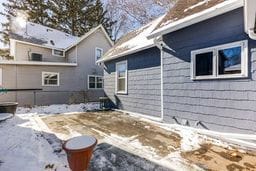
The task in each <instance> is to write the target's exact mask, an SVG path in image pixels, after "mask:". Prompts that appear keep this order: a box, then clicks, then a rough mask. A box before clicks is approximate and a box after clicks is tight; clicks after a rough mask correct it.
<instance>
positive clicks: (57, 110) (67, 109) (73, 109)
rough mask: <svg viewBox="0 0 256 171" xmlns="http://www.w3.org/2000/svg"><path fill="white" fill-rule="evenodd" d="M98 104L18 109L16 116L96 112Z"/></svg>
mask: <svg viewBox="0 0 256 171" xmlns="http://www.w3.org/2000/svg"><path fill="white" fill-rule="evenodd" d="M99 108H100V105H99V103H81V104H72V105H67V104H61V105H50V106H36V107H33V108H25V107H18V109H17V114H26V113H33V114H74V113H79V112H86V111H91V110H98V109H99Z"/></svg>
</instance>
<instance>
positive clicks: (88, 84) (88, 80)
mask: <svg viewBox="0 0 256 171" xmlns="http://www.w3.org/2000/svg"><path fill="white" fill-rule="evenodd" d="M90 77H95V78H97V77H98V78H99V77H100V78H102V88H97V81H96V80H95V88H90ZM87 82H88V83H87V86H88V89H89V90H102V89H104V81H103V76H101V75H88V77H87Z"/></svg>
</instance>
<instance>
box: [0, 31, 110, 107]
mask: <svg viewBox="0 0 256 171" xmlns="http://www.w3.org/2000/svg"><path fill="white" fill-rule="evenodd" d="M95 47H101V48H103V49H104V50H105V51H107V50H108V49H109V48H111V45H110V43H109V42H108V41H107V39H106V38H105V35H104V34H103V32H102V31H97V32H95V33H94V34H92V35H91V36H89V37H88V38H86V39H85V40H83V41H82V42H81V43H80V44H79V45H78V46H77V47H75V48H72V49H71V50H70V51H69V52H68V53H67V54H68V56H67V57H68V58H70V59H72V58H74V55H75V54H76V52H77V54H78V56H77V58H78V66H77V67H69V66H31V65H0V68H2V69H3V87H4V88H6V89H42V91H36V92H34V91H18V92H8V93H7V94H3V93H1V94H0V102H3V101H18V102H19V104H20V105H49V104H63V103H81V102H86V101H98V99H99V97H100V96H104V90H103V89H99V90H89V89H88V87H87V85H88V80H87V79H88V75H103V69H102V68H100V67H99V66H98V65H96V64H95ZM27 48H28V47H27ZM17 49H19V48H18V47H17ZM21 50H22V52H23V50H24V48H21V49H19V51H21ZM40 50H43V49H40ZM46 50H47V49H46ZM24 51H26V50H24ZM17 53H18V52H17ZM47 53H51V51H50V52H45V54H47ZM22 54H23V56H22ZM24 55H25V52H23V53H21V54H20V59H22V58H24ZM57 58H58V57H57ZM43 71H46V72H58V73H59V74H60V85H59V86H57V87H52V86H42V72H43Z"/></svg>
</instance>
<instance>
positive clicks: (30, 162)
mask: <svg viewBox="0 0 256 171" xmlns="http://www.w3.org/2000/svg"><path fill="white" fill-rule="evenodd" d="M98 108H99V104H98V103H89V104H78V105H50V106H38V107H34V108H18V112H17V113H18V114H17V115H16V116H14V117H13V118H11V119H8V120H5V121H0V137H1V141H0V151H1V153H0V170H4V171H19V170H20V169H21V168H22V170H26V171H34V170H39V171H40V170H56V171H66V170H69V169H68V166H67V165H68V164H67V160H66V154H65V152H64V151H63V150H62V143H63V140H66V139H68V138H71V137H76V136H80V135H81V134H80V132H76V130H74V128H72V127H71V126H72V124H71V125H64V126H66V127H65V128H67V130H68V132H69V133H70V134H69V135H66V136H62V135H60V134H59V133H55V132H52V131H51V130H50V129H49V128H48V127H47V125H46V124H45V123H44V122H43V121H42V120H41V118H39V117H38V115H41V114H42V115H47V114H60V113H62V114H71V113H72V114H74V113H79V112H84V111H88V110H95V109H98ZM58 116H61V115H58ZM64 116H65V117H70V116H72V115H64ZM47 117H51V116H47ZM52 117H53V118H56V117H57V115H53V116H52ZM133 119H134V120H137V119H136V118H133ZM67 120H68V119H67ZM138 120H140V121H144V120H145V122H147V123H149V122H151V123H152V124H153V125H155V126H159V127H162V128H165V129H166V130H167V131H168V130H169V131H173V132H176V133H178V134H179V135H180V137H181V142H180V147H178V148H177V149H176V150H177V151H175V150H174V152H172V153H170V154H169V155H167V156H165V157H161V156H159V155H158V154H157V151H156V150H155V149H154V148H152V147H153V146H150V145H145V144H143V143H142V142H140V141H138V136H131V137H123V136H121V135H118V134H115V133H110V135H108V134H106V133H104V132H102V131H100V130H97V129H93V128H91V129H92V130H93V131H96V132H97V131H98V133H99V134H100V136H102V137H103V139H102V140H101V142H100V143H99V144H98V146H97V147H96V149H95V151H94V158H93V160H92V163H91V169H92V170H102V169H105V168H107V167H109V168H114V170H120V169H122V168H127V169H131V170H134V169H135V170H136V169H139V170H142V169H141V168H142V167H144V168H143V169H144V170H145V168H148V170H163V171H165V170H166V169H165V168H170V166H171V168H172V169H173V170H203V169H201V168H199V167H197V166H195V165H192V164H191V165H188V163H187V162H186V160H184V158H182V156H181V152H189V151H194V150H197V149H199V148H200V147H201V146H200V145H201V144H203V143H205V142H207V141H209V140H211V139H210V138H209V137H207V136H204V135H201V134H199V133H198V132H196V131H194V130H190V129H182V128H177V127H168V125H165V124H162V123H156V122H154V121H149V120H148V119H138ZM138 120H137V121H138ZM70 121H71V120H70ZM79 121H80V120H79ZM111 122H112V121H111ZM73 123H74V122H73ZM69 126H70V127H69ZM75 126H82V125H75ZM101 126H102V125H101ZM145 127H146V128H147V129H150V128H151V126H149V125H146V126H145ZM95 128H96V127H95ZM58 129H59V127H58ZM84 129H85V128H84ZM59 135H60V136H59ZM143 136H145V135H144V134H143ZM63 137H64V138H63ZM211 143H213V144H218V145H220V146H226V147H228V145H227V144H225V143H224V142H222V141H219V140H211ZM160 165H161V166H160Z"/></svg>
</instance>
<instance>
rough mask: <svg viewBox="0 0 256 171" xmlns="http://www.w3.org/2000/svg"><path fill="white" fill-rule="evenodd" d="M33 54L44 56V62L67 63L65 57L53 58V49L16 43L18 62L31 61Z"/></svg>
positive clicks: (16, 58)
mask: <svg viewBox="0 0 256 171" xmlns="http://www.w3.org/2000/svg"><path fill="white" fill-rule="evenodd" d="M31 53H39V54H42V56H43V57H42V60H43V61H44V62H67V59H66V58H65V57H58V56H53V55H52V49H47V48H43V47H38V46H33V45H28V44H24V43H19V42H16V52H15V60H16V61H29V59H30V56H31Z"/></svg>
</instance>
